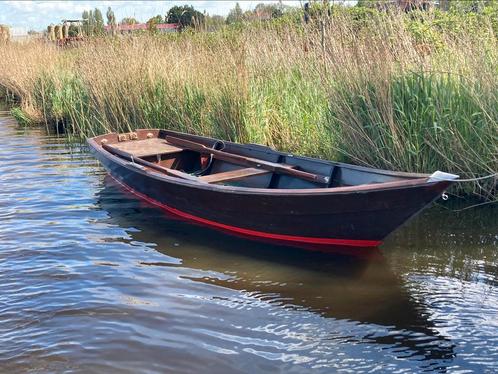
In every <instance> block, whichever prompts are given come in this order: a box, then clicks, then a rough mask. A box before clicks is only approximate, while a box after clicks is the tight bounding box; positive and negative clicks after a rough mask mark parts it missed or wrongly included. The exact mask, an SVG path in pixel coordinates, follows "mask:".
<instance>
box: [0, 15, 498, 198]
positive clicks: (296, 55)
mask: <svg viewBox="0 0 498 374" xmlns="http://www.w3.org/2000/svg"><path fill="white" fill-rule="evenodd" d="M459 17H461V19H459V18H458V19H457V20H456V21H455V20H453V18H450V15H448V16H446V15H445V16H444V17H443V16H441V15H440V14H439V15H438V14H437V13H429V14H422V13H420V14H418V13H414V14H411V15H404V14H383V13H377V12H369V13H368V14H364V13H362V12H360V11H358V10H347V11H345V10H341V9H339V10H334V12H333V15H332V18H326V19H324V20H322V21H321V22H315V23H311V24H308V25H300V24H296V23H295V22H291V21H289V22H283V21H280V22H278V23H261V24H252V25H246V27H238V28H227V29H223V30H221V31H218V32H216V33H182V34H180V35H168V36H137V37H128V38H101V39H99V38H97V39H91V40H87V41H86V42H85V43H84V44H83V45H82V46H80V47H76V48H69V49H58V48H56V47H55V46H53V45H50V44H45V43H31V44H25V45H17V44H13V43H11V44H9V45H5V46H0V53H1V56H2V58H0V85H1V86H3V87H5V88H7V89H8V90H9V92H12V93H14V94H15V95H16V96H17V97H18V98H19V99H20V106H21V109H22V112H23V115H24V116H27V117H28V118H32V119H33V121H36V122H40V121H41V122H46V123H50V122H53V121H59V122H61V121H62V122H64V124H65V125H66V127H67V129H68V130H69V132H70V133H72V134H79V135H82V136H92V135H96V134H100V133H103V132H109V131H129V130H131V129H135V128H141V127H161V128H169V129H175V130H180V131H186V132H193V133H198V134H204V135H212V136H215V137H221V138H224V139H230V140H234V141H241V142H257V143H265V144H268V145H271V146H274V147H277V148H280V149H283V150H286V151H291V152H297V153H301V154H306V155H311V156H318V157H323V158H334V159H339V160H343V161H348V162H354V163H358V164H364V165H371V166H375V167H382V168H388V169H395V170H407V171H414V172H432V171H434V170H436V169H441V170H445V171H449V172H454V173H458V174H460V175H461V176H462V177H475V176H480V175H485V174H492V173H496V172H497V170H498V125H497V123H498V68H497V67H498V47H497V44H496V41H497V38H496V34H495V31H494V30H493V23H492V17H486V16H482V17H481V18H480V19H478V21H476V20H474V18H469V17H471V16H466V15H462V16H459ZM465 17H467V18H468V19H467V18H465ZM472 17H473V16H472ZM448 19H450V21H451V22H453V23H451V22H450V21H448ZM442 20H444V22H442ZM445 22H446V23H445ZM469 186H470V187H467V192H473V193H476V194H478V195H481V196H485V197H493V196H496V178H495V179H494V180H488V181H486V182H480V183H478V182H476V183H474V184H472V185H469Z"/></svg>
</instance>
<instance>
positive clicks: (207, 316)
mask: <svg viewBox="0 0 498 374" xmlns="http://www.w3.org/2000/svg"><path fill="white" fill-rule="evenodd" d="M0 133H1V134H2V139H1V140H0V316H1V318H0V368H1V371H2V372H25V371H32V372H37V373H45V372H46V373H52V372H85V373H92V372H105V373H115V372H116V373H118V372H119V373H136V372H144V373H155V372H175V373H180V372H213V373H223V372H232V373H239V372H240V373H255V372H289V373H293V372H296V373H301V372H307V371H309V370H310V369H314V371H316V372H327V373H329V372H336V371H344V372H355V373H361V372H386V371H393V372H403V371H409V372H420V371H438V372H496V371H498V334H497V332H498V283H497V275H498V256H497V249H498V248H497V247H498V222H497V213H498V210H497V209H496V208H493V207H492V206H491V207H481V208H478V209H470V210H466V211H463V212H461V213H455V212H452V211H449V210H447V208H448V207H449V205H445V206H443V207H434V208H431V209H429V210H427V211H426V212H425V213H424V214H422V215H421V216H420V217H418V218H417V219H415V220H413V221H412V222H410V223H409V224H408V225H407V226H405V227H404V228H403V229H401V230H399V231H398V232H397V233H395V234H394V235H393V236H391V237H390V238H389V240H388V241H387V243H386V244H385V245H383V246H382V247H381V249H380V251H378V252H376V253H373V254H372V255H371V256H366V257H365V258H347V257H340V256H330V255H329V256H327V255H320V254H315V253H309V252H305V251H301V250H296V249H289V248H285V247H277V246H271V245H267V244H261V243H253V242H249V241H246V240H243V239H239V238H235V237H231V236H227V235H225V234H222V233H218V232H215V231H211V230H209V229H206V228H203V227H199V226H194V225H189V224H186V223H185V222H182V221H179V220H175V219H172V218H167V217H165V215H164V214H163V212H161V211H159V210H157V209H156V208H154V207H151V206H149V205H147V204H145V203H142V202H140V201H138V200H136V199H135V198H133V197H132V196H129V195H127V194H126V193H124V192H123V191H122V190H121V189H120V188H119V187H117V186H116V185H115V184H114V183H113V182H112V180H109V178H108V177H106V176H105V173H104V171H103V169H102V168H101V167H100V166H99V165H98V164H97V163H96V161H94V159H93V158H92V157H91V156H90V155H89V154H88V153H87V149H86V148H85V147H84V146H74V145H73V146H68V145H67V144H66V143H65V141H64V139H62V138H57V137H55V136H50V135H47V134H46V133H45V132H44V131H43V130H40V129H29V130H24V129H20V128H19V127H18V126H17V125H16V124H15V123H14V121H13V120H11V119H9V118H8V117H6V116H5V115H4V116H3V117H2V116H1V115H0ZM455 199H456V198H453V199H451V200H455ZM440 203H441V204H443V202H442V201H441V202H440ZM445 204H447V203H445Z"/></svg>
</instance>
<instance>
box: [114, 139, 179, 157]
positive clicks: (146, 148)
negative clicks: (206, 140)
mask: <svg viewBox="0 0 498 374" xmlns="http://www.w3.org/2000/svg"><path fill="white" fill-rule="evenodd" d="M111 146H112V148H115V149H117V150H119V151H123V152H126V153H129V154H131V155H133V157H149V156H155V155H164V154H171V153H177V152H181V151H183V148H179V147H175V146H173V145H171V144H168V143H167V142H166V140H164V139H159V138H151V139H143V140H128V141H125V142H121V143H116V144H112V145H111Z"/></svg>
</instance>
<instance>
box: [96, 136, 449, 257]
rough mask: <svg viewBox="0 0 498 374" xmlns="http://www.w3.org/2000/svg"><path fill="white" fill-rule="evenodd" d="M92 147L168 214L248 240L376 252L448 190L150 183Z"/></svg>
mask: <svg viewBox="0 0 498 374" xmlns="http://www.w3.org/2000/svg"><path fill="white" fill-rule="evenodd" d="M90 145H91V146H92V149H93V150H94V151H95V152H94V153H95V155H96V157H97V158H98V159H99V160H100V162H101V163H102V164H103V166H104V167H105V168H106V169H107V171H108V172H109V173H110V175H111V176H113V177H114V179H116V180H117V181H119V182H120V183H121V184H123V185H124V186H125V187H126V188H127V189H128V190H130V191H132V192H133V193H134V194H136V195H138V196H139V197H140V198H142V199H144V200H147V201H149V202H151V203H153V204H155V205H158V206H160V207H161V208H163V209H165V210H167V211H168V212H170V213H172V214H175V215H177V216H180V217H182V218H184V219H187V220H190V221H193V222H197V223H200V224H203V225H208V226H211V227H213V228H216V229H221V230H223V231H228V232H232V233H234V234H238V235H243V236H246V237H251V238H255V239H264V240H269V241H275V242H278V243H286V244H290V245H298V246H304V247H310V246H311V247H317V248H322V249H323V248H326V247H327V246H351V247H376V246H378V245H380V244H381V243H382V240H383V239H384V238H385V237H386V236H387V235H388V234H390V233H391V232H392V231H394V230H395V229H396V228H398V227H399V226H401V225H402V224H403V223H404V222H406V221H407V220H408V219H409V218H410V217H412V216H414V215H415V214H416V213H418V212H419V211H420V210H422V209H423V208H424V207H426V206H427V205H428V204H430V203H431V202H432V201H433V200H434V199H436V198H437V197H438V196H440V195H441V193H442V192H443V191H444V190H445V189H446V188H447V187H448V186H449V184H450V183H451V182H449V181H440V182H433V183H415V182H414V183H413V184H409V185H405V186H403V187H397V188H380V189H367V190H361V189H359V190H358V191H357V192H344V193H342V192H335V191H334V189H323V190H322V191H319V192H317V191H316V190H315V191H313V192H310V193H295V192H293V191H292V190H290V191H289V192H288V193H285V192H282V190H278V191H275V192H273V191H272V190H268V191H266V192H264V193H261V192H259V191H255V192H248V191H247V189H244V190H243V191H241V190H240V189H237V188H233V189H217V188H215V187H214V186H211V185H207V186H203V185H199V184H195V183H194V184H193V183H188V182H184V181H175V180H173V179H172V178H169V179H170V180H168V181H165V180H164V178H156V177H154V176H151V175H150V174H148V173H146V172H144V171H143V170H141V168H139V167H136V166H135V165H132V164H131V163H129V162H123V161H122V160H118V159H117V158H116V157H114V156H112V155H109V154H107V153H106V152H102V151H101V150H99V149H97V148H96V147H95V146H94V145H92V143H91V142H90ZM337 191H340V189H337Z"/></svg>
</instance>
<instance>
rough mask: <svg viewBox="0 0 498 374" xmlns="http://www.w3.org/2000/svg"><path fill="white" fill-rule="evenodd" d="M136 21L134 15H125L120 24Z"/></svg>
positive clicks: (131, 23)
mask: <svg viewBox="0 0 498 374" xmlns="http://www.w3.org/2000/svg"><path fill="white" fill-rule="evenodd" d="M137 23H138V21H137V20H136V18H134V17H125V18H123V19H122V20H121V24H122V25H136V24H137Z"/></svg>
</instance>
